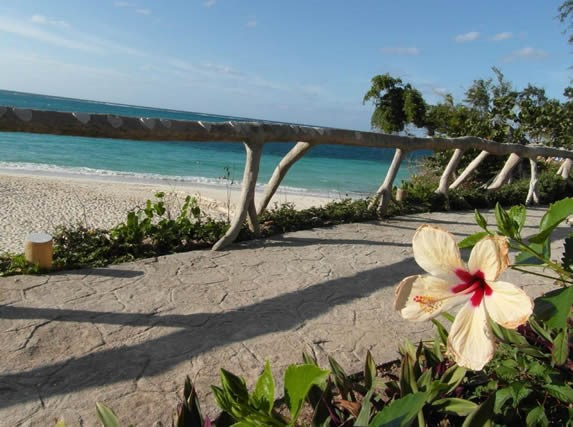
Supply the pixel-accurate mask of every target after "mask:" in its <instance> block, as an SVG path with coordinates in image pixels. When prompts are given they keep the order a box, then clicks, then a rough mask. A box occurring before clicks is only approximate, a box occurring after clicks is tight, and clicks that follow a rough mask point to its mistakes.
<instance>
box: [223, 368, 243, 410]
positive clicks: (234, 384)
mask: <svg viewBox="0 0 573 427" xmlns="http://www.w3.org/2000/svg"><path fill="white" fill-rule="evenodd" d="M221 385H222V387H223V390H224V391H225V393H226V394H227V395H228V396H230V397H231V398H232V399H233V400H235V401H236V402H239V403H247V402H248V400H249V392H248V390H247V386H246V384H245V380H244V379H242V378H241V377H238V376H236V375H235V374H233V373H232V372H229V371H227V370H226V369H221Z"/></svg>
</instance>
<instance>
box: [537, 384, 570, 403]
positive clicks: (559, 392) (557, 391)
mask: <svg viewBox="0 0 573 427" xmlns="http://www.w3.org/2000/svg"><path fill="white" fill-rule="evenodd" d="M543 388H544V389H545V390H546V391H547V392H548V393H549V394H550V395H551V396H553V397H555V398H557V399H559V400H561V401H562V402H565V403H567V404H570V403H573V389H572V388H571V387H570V386H568V385H567V384H563V385H558V384H546V385H544V386H543Z"/></svg>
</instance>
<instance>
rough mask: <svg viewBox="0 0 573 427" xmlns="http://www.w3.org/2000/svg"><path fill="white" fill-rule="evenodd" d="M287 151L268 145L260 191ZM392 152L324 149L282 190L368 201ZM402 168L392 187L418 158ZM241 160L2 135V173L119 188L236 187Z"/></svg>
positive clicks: (81, 106)
mask: <svg viewBox="0 0 573 427" xmlns="http://www.w3.org/2000/svg"><path fill="white" fill-rule="evenodd" d="M0 106H15V107H20V108H33V109H41V110H54V111H73V112H89V113H108V114H117V115H124V116H135V117H157V118H168V119H179V120H203V121H213V122H216V121H226V120H248V121H253V120H256V119H247V118H241V117H229V116H218V115H212V114H201V113H192V112H185V111H174V110H166V109H160V108H148V107H139V106H132V105H120V104H112V103H104V102H96V101H86V100H79V99H70V98H61V97H54V96H46V95H37V94H29V93H21V92H13V91H7V90H0ZM292 145H293V144H288V143H269V144H266V145H265V150H264V152H263V158H262V162H261V172H260V175H259V184H260V185H264V183H265V182H266V181H267V180H268V179H269V177H270V176H271V174H272V171H273V169H274V168H275V166H276V165H277V163H278V162H279V161H280V159H281V158H282V156H284V154H285V153H286V152H287V151H288V150H289V149H290V148H291V147H292ZM392 155H393V150H387V149H374V148H362V147H345V146H335V145H321V146H317V147H314V148H312V149H311V150H310V151H309V152H308V153H307V154H306V155H305V157H304V158H302V159H301V160H299V161H298V162H297V163H296V164H295V165H294V166H293V167H292V168H291V170H290V171H289V173H288V175H287V177H286V178H285V180H284V181H283V184H282V186H283V188H285V189H287V190H289V191H294V192H307V193H312V194H329V195H332V194H333V193H334V194H351V195H367V194H370V193H372V192H374V191H376V189H377V188H378V186H379V185H380V184H381V182H382V181H383V179H384V176H385V174H386V170H387V168H388V165H389V164H390V161H391V159H392ZM411 156H412V157H411V158H410V159H409V160H407V161H406V162H404V163H403V165H402V168H401V170H400V172H399V175H398V177H397V180H396V183H399V182H400V180H401V179H405V178H407V177H408V176H409V175H410V174H412V173H413V172H414V165H415V163H416V162H415V158H416V157H418V156H419V155H418V156H417V155H416V153H413V154H412V155H411ZM244 159H245V153H244V148H243V146H242V144H236V143H221V142H204V143H203V142H161V141H157V142H156V141H153V142H150V141H129V140H112V139H103V138H84V137H69V136H56V135H37V134H26V133H11V132H0V170H4V171H12V172H14V173H33V174H40V175H41V174H48V175H59V176H78V175H81V176H84V177H93V178H102V177H107V178H109V179H117V180H119V181H145V182H150V181H151V182H154V181H156V182H162V183H166V182H181V183H184V182H189V183H200V184H212V185H221V186H224V185H226V184H227V182H228V181H226V179H224V178H223V177H229V178H230V179H231V180H232V181H233V182H235V183H239V182H240V180H241V178H242V175H243V163H244Z"/></svg>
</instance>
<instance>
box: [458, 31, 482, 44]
mask: <svg viewBox="0 0 573 427" xmlns="http://www.w3.org/2000/svg"><path fill="white" fill-rule="evenodd" d="M478 38H479V33H478V32H477V31H470V32H469V33H465V34H458V35H457V36H456V37H454V40H455V41H456V42H457V43H465V42H473V41H474V40H477V39H478Z"/></svg>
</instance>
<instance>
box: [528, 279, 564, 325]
mask: <svg viewBox="0 0 573 427" xmlns="http://www.w3.org/2000/svg"><path fill="white" fill-rule="evenodd" d="M572 305H573V286H569V287H567V288H561V289H556V290H554V291H551V292H547V293H546V294H545V295H543V296H542V297H539V298H537V299H536V300H535V306H534V308H533V312H534V313H535V316H536V317H537V318H538V319H541V320H543V321H544V322H545V324H546V325H547V326H549V327H550V328H554V329H564V328H565V327H566V326H567V319H568V318H569V315H570V313H571V306H572Z"/></svg>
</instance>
